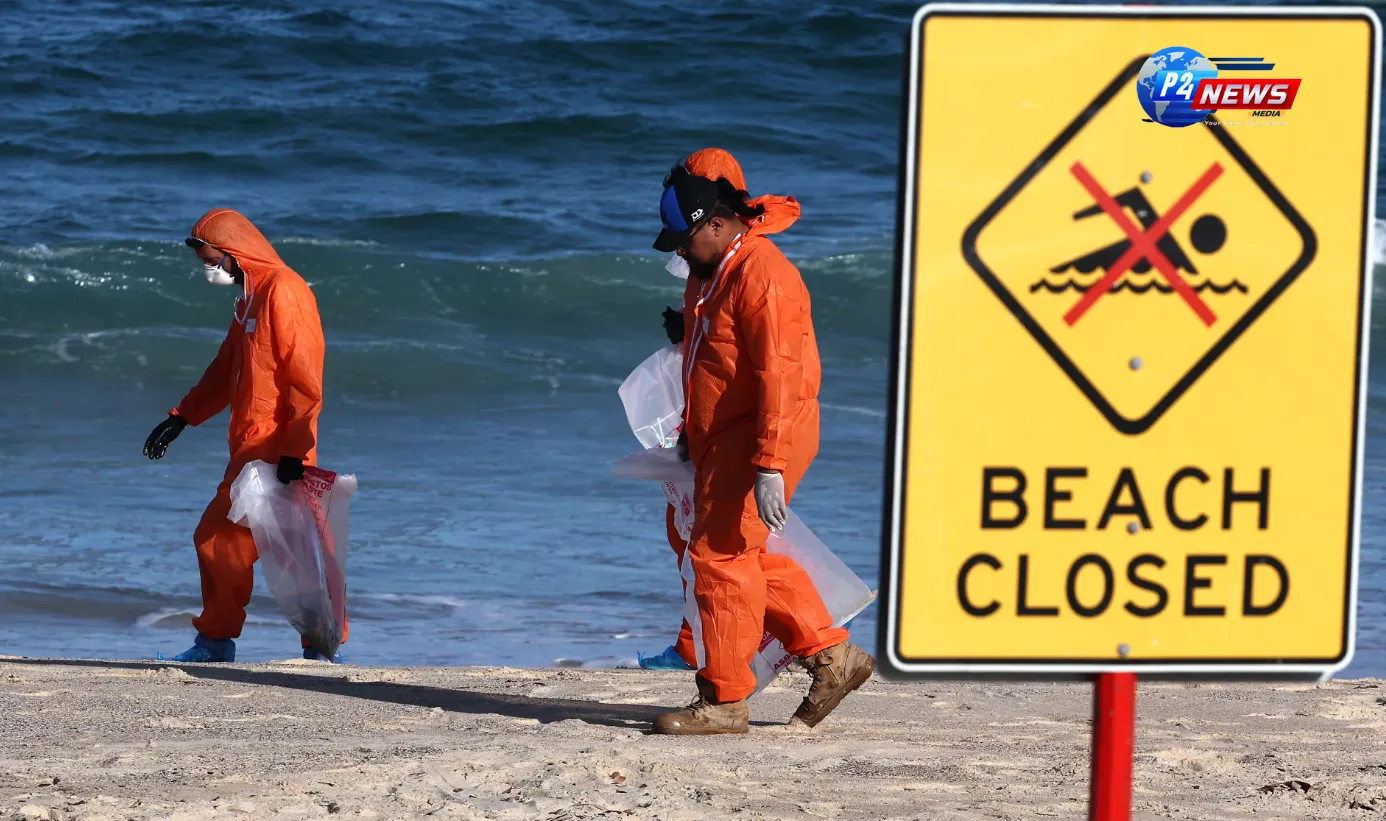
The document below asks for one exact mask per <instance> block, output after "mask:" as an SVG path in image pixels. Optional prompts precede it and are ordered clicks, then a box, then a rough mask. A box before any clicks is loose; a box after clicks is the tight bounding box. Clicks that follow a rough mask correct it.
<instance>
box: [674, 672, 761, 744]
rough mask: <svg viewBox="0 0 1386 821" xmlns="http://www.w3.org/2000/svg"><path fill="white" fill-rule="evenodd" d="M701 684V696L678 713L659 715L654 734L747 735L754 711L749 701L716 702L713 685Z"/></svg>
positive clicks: (699, 690)
mask: <svg viewBox="0 0 1386 821" xmlns="http://www.w3.org/2000/svg"><path fill="white" fill-rule="evenodd" d="M697 681H698V697H697V698H696V699H694V700H693V703H692V704H690V705H688V706H687V707H684V708H683V709H682V710H679V711H678V712H677V713H665V714H663V715H660V716H656V717H655V720H654V727H653V728H652V729H653V731H654V732H655V733H657V734H659V735H721V734H723V733H738V734H739V733H745V732H747V731H748V730H749V729H750V725H751V711H750V710H748V709H746V699H744V698H743V699H741V700H740V701H723V702H718V701H717V700H716V693H715V692H714V691H713V689H712V685H711V684H708V683H707V682H705V681H703V680H702V679H701V678H699V679H697Z"/></svg>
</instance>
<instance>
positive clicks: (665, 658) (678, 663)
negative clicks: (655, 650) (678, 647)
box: [635, 644, 693, 670]
mask: <svg viewBox="0 0 1386 821" xmlns="http://www.w3.org/2000/svg"><path fill="white" fill-rule="evenodd" d="M635 658H636V659H637V660H638V661H639V662H640V669H642V670H692V669H693V668H692V667H689V666H688V662H686V661H684V660H683V659H682V658H681V657H680V656H679V654H678V653H677V652H676V651H675V650H674V645H672V644H671V645H669V646H668V647H666V648H664V652H663V653H660V654H659V655H657V656H647V655H645V654H644V653H641V652H640V651H638V650H637V651H636V653H635Z"/></svg>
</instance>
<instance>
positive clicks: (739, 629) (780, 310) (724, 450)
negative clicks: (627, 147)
mask: <svg viewBox="0 0 1386 821" xmlns="http://www.w3.org/2000/svg"><path fill="white" fill-rule="evenodd" d="M659 210H660V219H661V222H662V224H663V229H664V230H663V231H662V232H661V233H660V235H659V237H658V238H657V239H656V240H655V243H654V247H655V250H657V251H662V252H665V253H669V252H677V253H679V254H680V255H681V256H682V257H683V258H684V259H686V260H687V261H688V265H689V273H690V277H689V279H690V286H691V285H692V283H693V279H694V278H695V277H696V278H697V284H698V289H697V295H696V299H691V300H690V301H689V302H688V304H687V305H686V306H685V330H686V334H687V338H686V339H685V340H684V342H683V344H684V346H685V355H684V377H685V393H684V395H685V398H686V403H685V404H686V406H687V408H686V411H685V419H686V424H685V432H686V434H687V452H688V456H689V458H690V459H691V460H692V462H693V467H694V470H695V479H694V488H695V489H694V499H693V505H694V523H693V533H692V538H691V540H690V542H689V546H688V558H689V561H691V562H692V568H693V575H694V595H695V597H696V601H697V606H698V614H699V618H700V620H701V621H702V639H703V647H704V651H705V657H706V663H705V664H704V665H703V667H702V669H700V670H699V671H698V674H697V682H698V693H699V695H698V698H697V699H696V700H694V701H693V703H692V704H690V705H689V706H688V707H686V708H684V709H683V710H680V711H678V712H674V713H666V714H664V715H661V716H659V717H657V718H656V719H655V722H654V731H655V732H657V733H665V734H671V735H708V734H717V733H745V732H747V730H748V727H749V720H750V715H749V711H748V709H747V707H746V698H747V697H748V696H750V695H751V693H753V692H754V691H755V674H754V673H753V672H752V670H751V665H750V662H751V658H752V656H753V655H754V654H755V653H756V651H757V650H758V648H759V643H760V639H761V637H762V635H763V634H764V631H766V630H769V631H770V632H771V633H772V634H773V635H774V636H775V638H777V639H779V640H780V641H781V642H782V643H783V644H784V646H785V649H786V650H788V651H789V652H790V653H793V654H794V655H796V656H799V657H800V658H801V659H803V661H804V664H805V666H807V667H808V668H809V671H810V674H811V676H812V678H813V682H812V684H811V686H810V688H809V692H808V694H807V695H806V697H805V698H804V700H803V702H802V703H801V704H800V705H799V709H798V710H797V711H796V712H795V716H794V718H795V720H796V721H798V722H802V723H803V724H806V725H808V726H810V727H812V726H816V725H817V724H818V723H819V722H821V721H822V720H823V719H824V718H826V717H827V716H828V714H829V713H831V712H832V711H833V710H834V709H836V708H837V706H838V704H840V703H841V701H842V699H843V698H844V697H846V696H847V695H848V694H849V693H851V692H852V691H853V690H855V689H856V688H858V687H860V686H861V685H862V684H863V683H864V682H865V681H866V680H867V679H869V678H870V677H871V673H872V672H873V671H874V669H875V660H874V659H872V658H871V656H870V655H868V654H867V653H866V652H865V651H863V650H862V649H861V648H859V647H856V646H855V645H853V644H851V643H850V642H848V641H847V638H848V634H847V631H846V630H844V629H842V628H836V627H833V626H832V618H831V617H830V616H829V615H828V611H827V608H826V607H825V606H824V604H823V600H822V598H821V597H820V596H819V595H818V591H817V590H816V589H815V588H814V586H813V582H812V581H811V580H810V579H809V577H808V574H807V573H806V572H805V571H804V569H803V568H802V567H799V566H798V565H797V564H796V563H795V562H794V561H793V560H792V559H789V558H787V557H785V556H781V555H776V554H771V553H768V552H766V550H765V544H766V539H767V538H768V537H769V535H770V530H771V529H772V528H773V529H775V530H780V529H782V528H783V527H784V523H785V519H786V518H787V516H788V512H789V508H788V505H789V502H790V500H791V499H792V498H793V494H794V490H795V488H796V487H797V486H798V484H799V481H800V480H801V479H802V478H803V477H804V474H805V473H806V472H807V470H808V467H809V464H810V463H811V462H812V461H813V459H814V457H815V456H817V454H818V386H819V384H820V382H821V367H820V366H819V361H818V353H817V340H816V337H815V335H814V332H813V323H812V319H811V316H810V300H809V294H808V290H807V289H806V288H805V286H804V282H803V278H802V277H801V276H800V274H799V271H798V269H797V268H795V267H794V266H793V265H792V264H791V263H790V262H789V260H788V259H786V258H785V256H784V254H783V253H781V252H780V250H779V249H778V248H777V247H776V246H775V244H774V243H773V242H772V241H771V240H770V239H769V238H767V237H766V236H765V226H764V224H763V223H761V222H760V218H761V217H764V216H766V215H767V212H768V210H769V209H768V208H766V207H765V206H764V205H757V206H751V205H750V204H748V203H747V202H746V199H745V197H744V195H743V194H742V192H740V191H737V190H736V188H735V186H734V185H733V184H732V183H731V182H730V181H729V180H725V179H719V180H718V181H717V182H713V181H712V180H709V179H707V178H704V177H699V176H695V175H693V174H690V173H689V172H688V170H687V169H686V168H684V167H682V166H676V167H675V168H674V169H673V171H672V172H671V173H670V175H669V178H668V179H667V180H666V183H665V188H664V193H663V195H662V196H661V198H660V209H659Z"/></svg>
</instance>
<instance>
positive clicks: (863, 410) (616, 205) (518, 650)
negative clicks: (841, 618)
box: [0, 0, 1386, 674]
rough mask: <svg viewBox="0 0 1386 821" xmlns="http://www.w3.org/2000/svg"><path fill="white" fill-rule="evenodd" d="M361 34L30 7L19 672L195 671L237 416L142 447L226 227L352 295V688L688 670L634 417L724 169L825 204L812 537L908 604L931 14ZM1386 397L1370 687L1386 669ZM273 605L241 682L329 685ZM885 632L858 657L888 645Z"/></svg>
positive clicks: (769, 7) (722, 5) (362, 23)
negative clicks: (890, 444) (131, 661)
mask: <svg viewBox="0 0 1386 821" xmlns="http://www.w3.org/2000/svg"><path fill="white" fill-rule="evenodd" d="M339 6H341V4H335V5H329V4H327V3H321V2H314V1H313V0H309V2H297V3H292V4H291V3H287V2H268V3H265V2H254V3H252V2H249V1H248V0H213V1H209V2H197V3H185V4H174V5H168V4H156V3H149V2H143V3H141V2H119V3H117V2H99V1H98V0H74V2H72V3H66V4H61V5H55V4H49V3H41V2H38V0H0V178H2V179H3V180H4V183H5V196H3V197H0V229H3V230H2V231H0V654H5V653H8V654H24V655H49V656H53V655H60V656H77V655H80V656H97V657H119V658H149V657H152V656H154V655H155V654H157V653H160V652H163V653H165V654H172V653H176V652H178V651H180V650H182V649H184V648H185V647H186V646H187V645H188V643H189V640H190V639H191V635H192V631H191V626H190V619H191V617H192V615H193V614H194V613H196V612H197V609H198V607H199V601H200V598H199V588H198V578H197V572H196V562H195V558H194V554H193V550H192V546H191V533H192V529H193V527H194V526H195V524H196V522H197V519H198V517H199V515H200V514H201V511H202V509H203V507H204V506H205V505H206V503H207V501H208V499H209V498H210V496H211V494H212V492H213V489H214V487H215V485H216V483H217V481H218V480H219V478H220V475H221V472H222V470H223V466H224V463H225V436H224V433H225V427H224V425H225V417H224V416H223V417H220V418H218V419H217V420H214V421H213V422H211V423H208V424H207V425H206V426H204V427H203V428H201V429H189V430H188V431H186V432H185V433H184V434H183V436H182V437H181V438H180V439H179V440H178V441H177V442H176V443H175V444H174V446H173V447H172V449H171V450H170V452H169V455H168V456H167V457H166V458H165V459H164V460H163V461H161V462H157V463H151V462H149V461H148V460H146V459H144V458H143V457H142V456H141V455H140V449H141V447H142V445H143V442H144V439H145V436H146V435H147V434H148V432H149V430H150V428H151V427H152V426H153V425H154V424H156V423H157V422H158V421H159V420H160V419H162V418H163V415H164V413H165V412H166V411H167V410H168V408H170V407H172V406H173V405H174V404H175V403H176V401H177V400H178V399H179V398H180V397H181V396H182V394H183V392H184V391H185V390H186V389H187V387H188V386H190V385H191V384H192V383H193V382H194V381H195V380H196V379H197V377H198V376H199V374H200V373H201V370H202V368H203V367H204V366H205V365H206V363H207V362H208V361H209V359H210V357H211V356H212V354H213V353H214V351H215V349H216V345H217V343H218V342H219V340H220V338H221V335H222V333H223V332H224V330H225V327H226V324H227V317H228V315H229V313H230V310H231V307H230V300H231V299H232V297H233V294H232V293H231V291H230V290H229V289H226V290H219V289H214V288H211V287H209V286H208V285H207V284H206V282H205V280H203V279H202V278H201V275H200V273H199V272H198V271H196V270H195V267H196V266H195V265H194V264H193V260H192V259H191V258H190V256H189V254H188V253H187V249H186V248H185V247H184V246H183V245H182V244H181V240H182V238H183V237H184V236H186V234H187V231H188V230H189V228H190V227H191V225H192V223H193V222H194V221H195V220H196V218H197V217H198V216H199V215H200V214H201V213H202V212H204V211H205V210H207V209H208V208H211V207H213V206H223V205H227V206H231V207H235V208H237V209H239V210H242V211H243V212H245V213H247V214H248V215H250V216H251V217H252V218H253V219H255V220H256V222H257V223H258V224H259V225H260V226H261V227H262V228H263V229H264V230H265V232H266V233H267V234H268V235H269V236H270V238H271V240H272V241H274V242H275V244H276V246H277V247H278V248H279V250H280V251H281V253H282V255H283V256H284V258H285V260H286V261H287V262H288V263H289V264H290V265H292V266H294V267H295V268H296V269H297V270H298V271H300V272H301V273H303V274H304V276H305V277H306V278H307V279H308V280H309V282H310V283H311V284H312V285H313V287H314V289H315V291H316V293H317V295H318V300H319V305H320V307H321V311H322V316H323V323H324V326H325V328H326V333H327V338H328V360H327V379H328V382H327V393H326V401H325V409H324V412H323V416H322V420H321V432H320V440H321V448H320V460H321V462H322V464H323V465H324V466H325V467H328V468H330V469H335V470H340V471H344V472H351V473H355V474H357V475H358V477H359V479H360V482H361V492H360V493H359V494H358V496H357V497H356V499H355V500H354V502H353V509H352V530H351V545H350V568H349V578H350V585H351V590H352V599H351V608H352V618H353V621H352V628H353V629H352V639H351V641H350V642H349V644H348V645H347V646H346V648H345V652H346V654H347V656H348V658H349V660H351V661H353V662H358V663H363V664H515V665H548V664H554V663H573V664H577V663H586V664H597V665H609V664H619V663H625V662H629V661H631V660H633V659H634V657H635V654H636V652H637V651H645V652H659V651H660V650H662V649H663V648H664V647H665V646H666V645H667V644H668V643H669V642H670V641H671V640H672V638H673V635H674V632H675V630H676V629H677V626H678V620H679V614H680V611H681V598H680V586H679V581H678V578H677V574H676V571H675V568H674V562H673V555H672V553H671V552H670V551H669V549H668V546H667V543H666V542H665V540H664V525H663V508H664V503H663V500H662V496H661V495H660V494H659V492H658V491H657V489H656V488H655V487H654V486H653V485H647V484H645V483H640V482H631V481H618V480H614V479H611V478H609V474H608V470H607V464H608V463H609V462H610V461H611V460H613V459H616V458H619V457H620V456H622V455H624V454H625V453H627V452H629V451H631V450H633V449H635V448H636V447H638V444H637V442H636V441H635V439H634V437H633V436H631V434H630V431H629V429H628V428H627V426H626V424H625V420H624V417H623V415H622V411H621V406H620V402H619V400H618V398H617V396H616V392H615V391H616V388H617V386H618V385H619V384H620V382H621V380H622V379H623V378H624V377H625V375H626V374H627V373H629V372H630V370H631V369H632V368H633V367H634V366H635V365H636V364H638V363H639V362H640V361H641V360H642V359H643V358H644V357H645V356H647V355H648V354H649V353H651V352H653V350H654V349H655V348H657V347H659V346H660V345H662V344H664V343H665V340H664V337H663V332H662V327H661V320H660V313H661V312H662V311H663V309H664V308H665V306H666V305H677V302H678V300H679V297H680V294H681V290H682V285H681V283H679V282H678V281H677V280H674V279H673V278H672V277H670V276H668V275H667V274H666V273H665V272H664V271H663V259H661V258H660V257H659V256H658V255H656V254H654V252H653V251H651V250H650V249H649V245H650V242H651V240H652V239H653V226H652V225H651V220H650V219H649V214H651V213H652V211H653V207H652V206H653V203H654V201H655V199H656V198H657V196H658V193H659V186H660V182H661V180H662V177H663V175H664V173H665V172H666V171H667V170H668V168H669V166H670V165H671V164H672V163H674V162H675V161H677V160H678V159H679V158H680V157H682V156H685V155H686V154H687V153H688V152H689V151H691V150H693V149H696V148H699V147H703V146H706V145H720V146H723V147H725V148H728V149H730V150H731V151H733V152H734V153H735V154H736V155H737V156H738V157H739V158H740V159H741V161H742V163H743V164H744V165H745V167H746V169H747V172H748V178H749V183H750V187H751V189H752V191H753V192H755V193H784V194H793V195H794V196H796V197H798V198H799V199H800V200H801V202H802V203H803V206H804V218H803V219H802V220H801V221H800V223H799V224H798V225H797V226H795V227H794V228H793V229H792V230H791V231H790V232H788V233H786V234H784V235H783V236H782V240H781V241H780V244H781V246H782V247H783V248H784V249H785V250H786V252H787V253H788V254H789V255H790V256H791V258H792V259H794V260H795V261H796V262H797V263H798V264H799V265H800V267H801V269H802V270H803V272H804V275H805V278H806V280H807V282H808V284H809V287H810V288H811V290H812V292H813V297H814V313H815V321H816V324H817V328H818V332H819V339H820V347H821V353H822V358H823V365H824V386H823V396H822V400H823V403H824V410H823V448H822V453H821V455H820V457H819V459H818V461H817V463H816V464H815V466H814V468H813V469H812V471H811V472H810V474H809V477H808V479H807V480H806V482H805V483H804V485H803V488H802V490H801V493H800V495H799V497H798V498H797V500H796V510H797V511H798V512H799V513H800V515H801V516H802V517H803V518H804V519H805V521H807V522H808V523H809V524H810V525H811V526H812V527H814V529H815V531H816V532H817V533H818V534H819V535H820V536H821V537H822V538H823V539H824V541H826V542H827V543H828V544H829V545H830V546H831V547H832V548H833V549H834V550H835V551H837V552H838V554H839V555H840V556H842V557H843V559H844V560H845V561H847V563H848V564H849V565H851V566H852V567H853V568H854V569H855V570H856V572H858V573H859V574H860V575H861V576H862V577H863V578H865V579H867V580H868V581H869V582H871V583H872V584H873V585H874V584H875V583H876V579H877V573H878V570H877V563H878V556H879V545H880V527H881V525H880V512H881V493H882V488H881V476H882V455H883V449H884V424H885V392H886V367H887V361H888V351H887V346H888V341H889V340H888V337H889V327H888V322H886V321H885V320H884V317H886V316H888V314H889V310H890V303H891V276H892V273H891V264H892V258H891V243H892V237H893V232H894V218H895V213H894V210H895V186H896V162H897V139H898V115H899V95H900V66H901V63H900V59H901V52H902V48H903V46H904V43H905V35H906V32H907V30H908V20H909V17H910V15H911V14H912V13H913V11H914V9H915V8H916V6H915V5H914V4H903V3H819V4H813V5H805V6H797V5H784V4H763V5H748V4H741V3H731V2H724V0H712V2H706V3H701V4H695V5H693V6H681V5H676V4H667V3H655V2H644V1H636V2H625V3H600V2H595V0H561V1H559V2H548V3H538V2H529V1H527V0H521V1H520V2H511V3H504V4H502V3H460V2H419V1H417V0H413V1H406V2H400V1H399V0H391V2H382V0H362V2H358V3H354V4H350V5H349V6H345V7H339ZM1380 256H1381V257H1382V260H1381V261H1386V249H1382V250H1381V252H1380ZM1383 316H1386V312H1381V311H1378V312H1377V317H1378V319H1377V322H1381V321H1383V320H1382V319H1381V317H1383ZM1375 338H1376V345H1377V346H1380V345H1383V344H1386V341H1384V340H1386V335H1382V334H1380V333H1377V334H1375ZM1373 359H1374V360H1375V361H1376V362H1377V363H1381V362H1382V361H1383V360H1382V358H1381V357H1380V356H1379V355H1375V352H1374V356H1373ZM1383 378H1384V375H1383V374H1382V372H1381V370H1380V368H1379V367H1377V368H1374V369H1373V373H1372V390H1371V408H1372V413H1371V415H1370V416H1369V419H1368V427H1369V435H1370V438H1369V441H1368V460H1369V461H1368V465H1367V482H1368V485H1367V487H1368V492H1367V495H1366V510H1365V513H1364V549H1363V556H1364V561H1363V584H1362V610H1361V613H1362V626H1361V631H1360V635H1359V646H1360V648H1361V649H1360V650H1359V662H1358V663H1357V664H1356V665H1355V666H1354V668H1353V669H1352V670H1351V672H1352V673H1354V674H1366V673H1375V674H1384V673H1386V608H1383V606H1382V601H1383V597H1382V595H1381V594H1382V590H1383V585H1384V584H1386V557H1383V553H1382V544H1383V539H1386V508H1383V506H1382V504H1381V499H1380V498H1379V494H1377V493H1376V492H1375V491H1374V488H1379V487H1380V486H1381V484H1382V479H1383V473H1386V450H1384V449H1383V443H1386V438H1383V437H1386V416H1383V414H1382V413H1381V411H1382V410H1383V408H1386V404H1383V403H1386V381H1383ZM257 583H258V584H260V586H259V587H257V590H256V595H255V598H254V600H253V602H252V605H251V609H250V612H251V616H250V621H249V624H248V626H247V629H246V632H245V634H244V637H243V639H242V640H241V642H240V656H241V658H244V659H247V660H264V659H271V658H284V657H287V656H289V655H293V654H294V653H295V652H296V647H297V638H296V636H294V634H293V632H292V630H291V628H289V627H288V626H287V625H286V624H285V623H284V621H283V619H282V617H281V616H280V615H279V613H278V611H277V609H276V608H275V605H274V603H273V601H272V600H271V599H269V597H268V595H267V592H266V591H265V589H264V587H263V584H262V582H260V581H258V580H257ZM875 618H876V610H875V608H872V609H870V610H868V611H867V612H866V613H865V614H864V615H863V616H862V617H861V618H860V619H859V620H858V621H857V622H856V624H855V625H854V627H855V628H856V631H857V635H858V636H859V638H860V639H861V640H862V641H863V642H864V643H866V644H869V645H874V641H875Z"/></svg>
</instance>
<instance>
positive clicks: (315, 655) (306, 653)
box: [303, 647, 344, 664]
mask: <svg viewBox="0 0 1386 821" xmlns="http://www.w3.org/2000/svg"><path fill="white" fill-rule="evenodd" d="M303 657H304V658H306V659H308V660H309V661H325V662H327V663H328V664H343V663H344V662H343V661H342V654H341V653H338V654H337V657H336V658H332V659H330V658H328V657H327V656H324V655H323V654H322V653H319V652H318V651H317V650H314V649H313V648H311V647H305V648H303Z"/></svg>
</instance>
